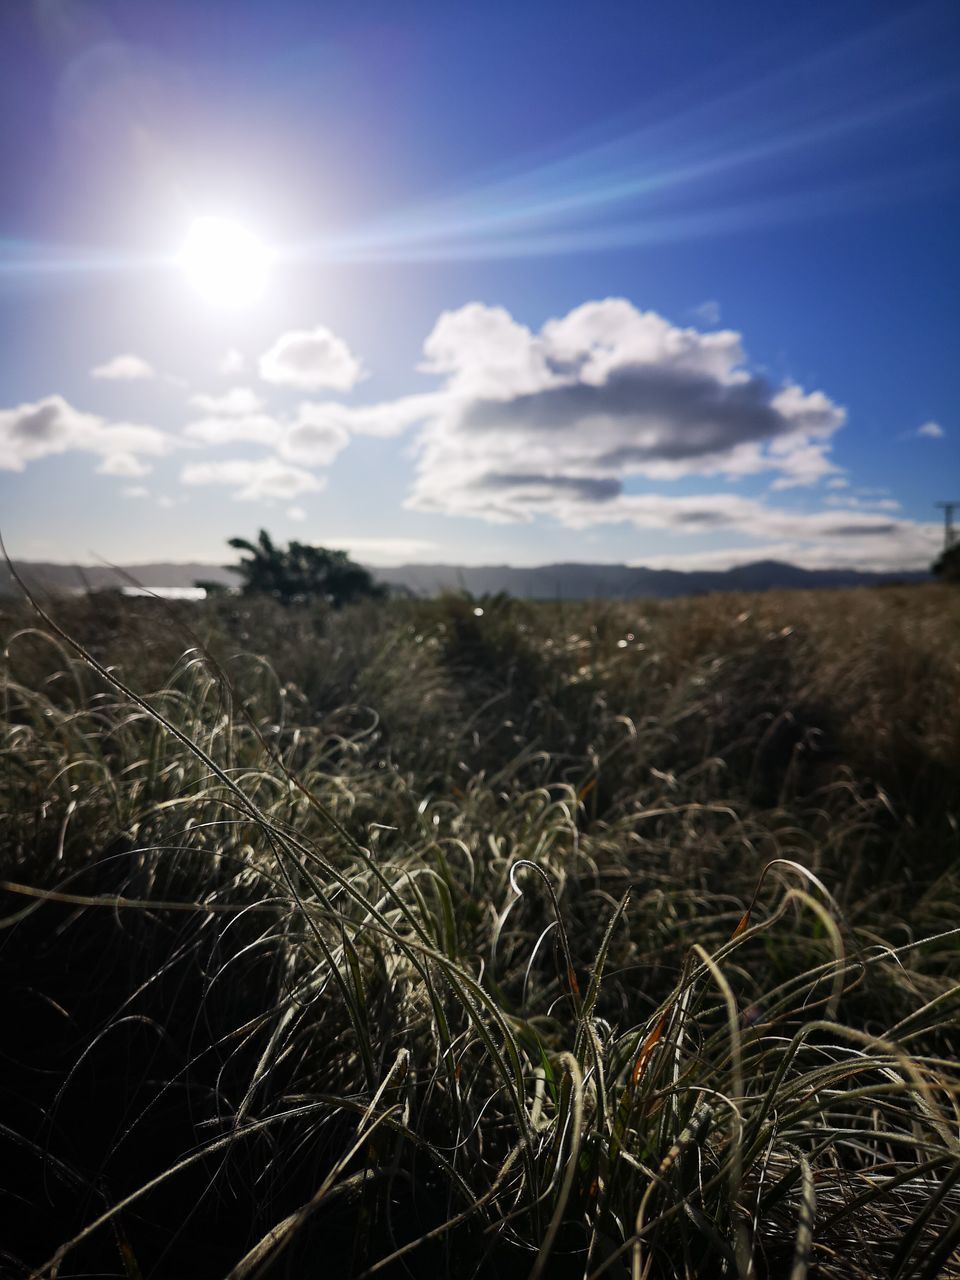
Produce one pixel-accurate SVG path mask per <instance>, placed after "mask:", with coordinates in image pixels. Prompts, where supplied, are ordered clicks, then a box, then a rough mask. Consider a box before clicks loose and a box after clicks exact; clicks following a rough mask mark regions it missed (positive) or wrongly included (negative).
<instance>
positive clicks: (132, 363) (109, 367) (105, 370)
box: [90, 354, 157, 382]
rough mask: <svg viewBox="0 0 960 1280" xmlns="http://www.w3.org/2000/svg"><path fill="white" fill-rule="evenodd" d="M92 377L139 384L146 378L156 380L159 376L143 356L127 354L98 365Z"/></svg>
mask: <svg viewBox="0 0 960 1280" xmlns="http://www.w3.org/2000/svg"><path fill="white" fill-rule="evenodd" d="M90 376H91V378H106V379H108V380H109V381H111V382H139V381H143V380H144V379H145V378H155V377H156V376H157V374H156V370H155V369H154V367H153V365H151V364H149V363H148V362H147V361H146V360H144V358H143V356H135V355H130V354H127V355H122V356H114V357H113V359H112V360H107V361H106V363H105V364H98V365H97V366H96V368H94V369H91V370H90Z"/></svg>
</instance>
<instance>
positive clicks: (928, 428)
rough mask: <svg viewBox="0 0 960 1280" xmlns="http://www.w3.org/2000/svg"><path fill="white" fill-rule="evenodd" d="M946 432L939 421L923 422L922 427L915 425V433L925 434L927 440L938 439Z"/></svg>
mask: <svg viewBox="0 0 960 1280" xmlns="http://www.w3.org/2000/svg"><path fill="white" fill-rule="evenodd" d="M946 434H947V433H946V432H945V431H944V429H943V427H941V425H940V423H939V422H925V423H924V424H923V426H922V427H917V435H918V436H926V438H927V439H928V440H940V439H942V438H943V437H944V436H945V435H946Z"/></svg>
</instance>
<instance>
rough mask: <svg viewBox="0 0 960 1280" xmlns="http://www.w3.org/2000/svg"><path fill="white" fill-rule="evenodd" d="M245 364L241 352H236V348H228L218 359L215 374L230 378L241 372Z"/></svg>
mask: <svg viewBox="0 0 960 1280" xmlns="http://www.w3.org/2000/svg"><path fill="white" fill-rule="evenodd" d="M245 363H246V361H245V360H244V358H243V354H242V352H240V351H238V350H237V348H236V347H230V348H229V350H227V351H225V352H224V353H223V355H222V356H221V357H220V360H219V361H218V363H217V372H218V373H222V374H224V375H225V376H226V377H228V378H232V377H234V376H235V375H236V374H238V373H241V372H242V371H243V367H244V365H245Z"/></svg>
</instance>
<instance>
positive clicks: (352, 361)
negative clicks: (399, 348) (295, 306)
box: [259, 325, 364, 391]
mask: <svg viewBox="0 0 960 1280" xmlns="http://www.w3.org/2000/svg"><path fill="white" fill-rule="evenodd" d="M259 368H260V377H261V378H263V380H264V381H265V382H272V383H276V384H278V385H280V386H288V387H299V388H300V389H301V390H302V391H319V390H321V389H322V388H325V387H328V388H330V389H332V390H334V391H349V390H350V388H351V387H354V386H356V384H357V383H358V382H359V381H360V379H361V378H362V377H363V376H364V370H363V365H362V363H361V362H360V360H359V359H358V358H357V356H355V355H354V354H353V352H352V351H351V350H350V348H349V347H348V346H347V344H346V343H345V342H344V341H343V339H342V338H339V337H337V335H336V334H335V333H333V332H332V331H331V330H330V329H327V328H325V327H324V326H323V325H317V326H316V328H314V329H292V330H291V331H290V332H289V333H284V334H281V336H280V337H279V338H278V339H277V340H276V342H275V343H274V344H273V346H272V347H270V349H269V350H268V351H265V352H264V353H263V355H262V356H261V357H260V365H259Z"/></svg>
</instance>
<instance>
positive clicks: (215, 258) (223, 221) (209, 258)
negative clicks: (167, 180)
mask: <svg viewBox="0 0 960 1280" xmlns="http://www.w3.org/2000/svg"><path fill="white" fill-rule="evenodd" d="M272 258H273V254H272V252H271V251H270V250H269V249H268V248H267V246H266V245H265V244H263V242H262V241H261V240H259V239H258V238H257V237H256V236H255V235H254V234H253V232H252V231H248V230H247V228H246V227H242V226H240V224H239V223H236V222H231V221H230V220H229V219H228V218H197V219H196V220H195V222H194V223H193V225H192V226H191V228H190V231H189V233H188V235H187V239H186V242H185V243H184V246H183V248H182V249H181V250H180V254H179V258H178V261H179V263H180V265H181V267H182V268H183V270H184V272H185V273H186V276H187V279H188V280H189V281H190V283H191V284H192V285H193V287H194V289H196V291H197V292H198V293H199V294H200V295H201V296H202V297H204V298H206V300H207V301H208V302H212V303H214V304H216V305H217V306H222V307H239V306H243V305H244V304H246V303H250V302H254V301H255V300H256V299H257V298H258V297H259V296H260V295H261V294H262V293H263V291H264V289H265V288H266V284H267V275H268V273H269V268H270V263H271V261H272Z"/></svg>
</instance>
